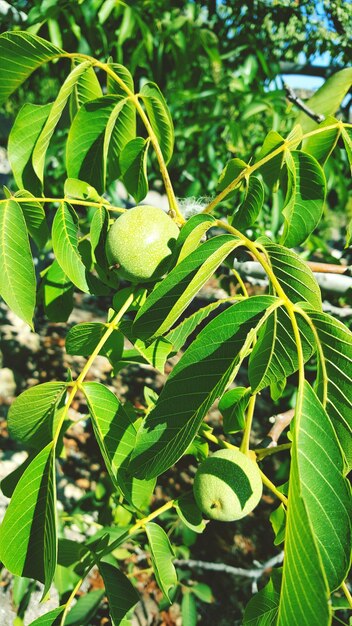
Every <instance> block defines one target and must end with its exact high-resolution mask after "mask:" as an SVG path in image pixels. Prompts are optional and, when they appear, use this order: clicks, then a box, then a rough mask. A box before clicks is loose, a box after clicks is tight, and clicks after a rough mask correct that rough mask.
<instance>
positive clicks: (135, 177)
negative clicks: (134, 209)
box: [120, 137, 149, 203]
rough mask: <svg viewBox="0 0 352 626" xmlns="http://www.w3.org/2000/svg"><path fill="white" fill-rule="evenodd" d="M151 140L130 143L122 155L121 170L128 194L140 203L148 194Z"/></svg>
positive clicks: (133, 140) (141, 139) (137, 138)
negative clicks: (148, 159) (148, 158)
mask: <svg viewBox="0 0 352 626" xmlns="http://www.w3.org/2000/svg"><path fill="white" fill-rule="evenodd" d="M148 147H149V140H148V139H143V137H136V138H135V139H132V140H131V141H129V142H128V143H127V144H126V145H125V147H124V149H123V150H122V153H121V155H120V168H121V173H122V178H123V182H124V184H125V186H126V189H127V191H128V193H130V194H131V196H133V197H134V199H135V201H136V202H137V203H138V202H140V201H141V200H143V198H145V196H146V195H147V193H148V179H147V156H148Z"/></svg>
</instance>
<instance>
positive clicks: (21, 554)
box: [0, 443, 57, 595]
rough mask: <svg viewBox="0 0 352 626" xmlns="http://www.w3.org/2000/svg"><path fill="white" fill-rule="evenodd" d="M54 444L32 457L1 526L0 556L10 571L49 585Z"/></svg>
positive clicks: (52, 557) (53, 562)
mask: <svg viewBox="0 0 352 626" xmlns="http://www.w3.org/2000/svg"><path fill="white" fill-rule="evenodd" d="M55 496H56V494H55V465H54V447H53V444H52V443H50V444H49V445H47V446H46V447H45V448H44V449H43V450H41V451H40V452H39V454H38V455H37V456H36V457H35V458H34V459H33V461H32V462H31V464H30V465H29V466H28V467H27V469H26V470H25V472H24V473H23V475H22V477H21V479H20V480H19V482H18V484H17V487H16V489H15V491H14V493H13V496H12V499H11V501H10V504H9V506H8V509H7V511H6V513H5V517H4V520H3V522H2V525H1V527H0V560H1V561H2V562H3V564H4V565H5V567H7V569H8V570H10V572H12V573H13V574H17V575H18V576H27V577H28V578H35V580H39V581H40V582H42V583H44V585H45V589H44V593H43V595H45V594H46V593H47V592H48V590H49V588H50V585H51V582H52V579H53V576H54V572H55V566H56V554H57V538H56V502H55Z"/></svg>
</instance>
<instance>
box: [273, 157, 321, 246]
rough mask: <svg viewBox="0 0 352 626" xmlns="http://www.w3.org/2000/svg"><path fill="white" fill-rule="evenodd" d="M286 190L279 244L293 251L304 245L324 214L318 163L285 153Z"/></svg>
mask: <svg viewBox="0 0 352 626" xmlns="http://www.w3.org/2000/svg"><path fill="white" fill-rule="evenodd" d="M286 165H287V171H288V191H287V195H286V199H285V206H284V209H283V215H284V218H285V224H284V232H283V235H282V239H281V243H283V244H285V246H287V247H288V248H293V247H294V246H298V245H299V244H301V243H303V241H305V240H306V239H307V237H308V236H309V235H310V234H311V233H312V231H313V230H314V228H315V227H316V226H317V224H318V223H319V221H320V218H321V216H322V213H323V207H324V201H325V193H326V180H325V176H324V172H323V170H322V169H321V166H320V165H319V163H318V161H317V160H316V159H315V158H314V157H312V156H311V155H309V154H307V153H305V152H301V151H299V150H294V151H292V152H287V153H286Z"/></svg>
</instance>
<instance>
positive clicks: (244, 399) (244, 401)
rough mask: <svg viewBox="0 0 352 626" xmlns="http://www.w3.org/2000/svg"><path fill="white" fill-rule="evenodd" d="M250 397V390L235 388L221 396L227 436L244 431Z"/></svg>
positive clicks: (220, 407) (220, 405) (221, 407)
mask: <svg viewBox="0 0 352 626" xmlns="http://www.w3.org/2000/svg"><path fill="white" fill-rule="evenodd" d="M273 315H274V313H273ZM265 326H266V324H265ZM250 396H251V389H250V388H246V387H235V388H234V389H230V390H229V391H227V392H226V393H225V394H224V395H223V396H222V398H221V400H220V402H219V411H220V413H221V414H222V416H223V428H224V433H226V434H227V435H230V434H232V433H237V432H239V431H240V430H243V429H244V427H245V423H246V418H245V410H246V408H247V405H248V402H249V399H250Z"/></svg>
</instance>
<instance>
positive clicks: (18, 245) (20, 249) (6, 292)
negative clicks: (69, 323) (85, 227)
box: [0, 199, 36, 326]
mask: <svg viewBox="0 0 352 626" xmlns="http://www.w3.org/2000/svg"><path fill="white" fill-rule="evenodd" d="M0 236H1V246H0V295H1V297H2V298H3V299H4V300H5V302H6V304H7V305H8V306H9V307H10V309H12V310H13V311H14V313H16V315H18V316H19V317H20V318H21V319H23V320H24V321H25V322H26V323H27V324H29V325H30V326H32V318H33V313H34V307H35V300H36V280H35V273H34V265H33V259H32V254H31V249H30V245H29V240H28V234H27V227H26V222H25V219H24V216H23V213H22V210H21V207H20V205H19V204H18V202H16V201H15V200H12V199H6V201H5V202H3V203H2V204H1V206H0Z"/></svg>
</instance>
